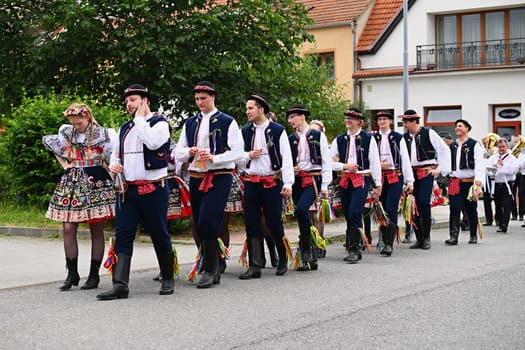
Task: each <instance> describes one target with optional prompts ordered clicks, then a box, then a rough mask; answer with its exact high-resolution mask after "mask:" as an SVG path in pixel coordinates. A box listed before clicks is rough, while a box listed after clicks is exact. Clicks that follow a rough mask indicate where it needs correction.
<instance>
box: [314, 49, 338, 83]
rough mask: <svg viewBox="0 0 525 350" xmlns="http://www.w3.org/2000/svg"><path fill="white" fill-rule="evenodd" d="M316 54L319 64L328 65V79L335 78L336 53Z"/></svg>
mask: <svg viewBox="0 0 525 350" xmlns="http://www.w3.org/2000/svg"><path fill="white" fill-rule="evenodd" d="M315 55H316V56H317V65H319V66H322V65H324V66H325V67H326V73H327V75H328V79H329V80H334V53H333V52H325V53H317V54H315Z"/></svg>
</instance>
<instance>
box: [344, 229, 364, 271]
mask: <svg viewBox="0 0 525 350" xmlns="http://www.w3.org/2000/svg"><path fill="white" fill-rule="evenodd" d="M360 244H361V233H360V232H359V229H358V228H355V227H351V228H350V232H349V234H348V256H347V257H346V258H344V260H345V261H346V262H348V263H349V264H356V263H357V262H358V261H359V260H361V259H362V257H363V256H362V255H361V247H360Z"/></svg>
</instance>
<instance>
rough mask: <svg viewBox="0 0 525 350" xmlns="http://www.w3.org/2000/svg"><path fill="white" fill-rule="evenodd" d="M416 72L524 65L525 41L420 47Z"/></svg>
mask: <svg viewBox="0 0 525 350" xmlns="http://www.w3.org/2000/svg"><path fill="white" fill-rule="evenodd" d="M416 48H417V69H418V70H433V69H461V68H472V67H484V66H502V65H521V64H525V38H513V39H502V40H486V41H469V42H462V43H449V44H436V45H418V46H417V47H416Z"/></svg>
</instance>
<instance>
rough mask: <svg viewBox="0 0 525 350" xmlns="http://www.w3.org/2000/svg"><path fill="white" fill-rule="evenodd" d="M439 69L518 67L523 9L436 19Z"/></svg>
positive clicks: (524, 32)
mask: <svg viewBox="0 0 525 350" xmlns="http://www.w3.org/2000/svg"><path fill="white" fill-rule="evenodd" d="M435 60H436V64H437V67H438V68H439V69H451V68H452V69H453V68H459V67H478V66H485V65H503V64H521V61H522V60H525V8H516V9H508V10H498V11H488V12H480V13H469V14H457V15H444V16H437V17H436V52H435Z"/></svg>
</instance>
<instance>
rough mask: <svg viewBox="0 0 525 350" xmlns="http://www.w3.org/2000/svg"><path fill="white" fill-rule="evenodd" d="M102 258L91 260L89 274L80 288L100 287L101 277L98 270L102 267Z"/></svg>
mask: <svg viewBox="0 0 525 350" xmlns="http://www.w3.org/2000/svg"><path fill="white" fill-rule="evenodd" d="M100 263H101V261H100V260H91V267H90V268H89V276H88V279H87V280H86V283H84V284H83V285H82V287H80V289H84V290H86V289H95V288H98V283H99V282H100V277H99V276H98V270H99V269H100Z"/></svg>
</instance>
